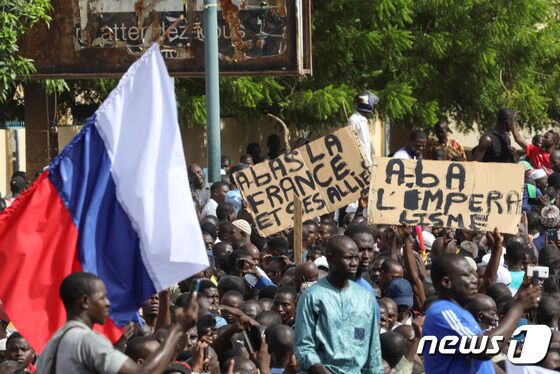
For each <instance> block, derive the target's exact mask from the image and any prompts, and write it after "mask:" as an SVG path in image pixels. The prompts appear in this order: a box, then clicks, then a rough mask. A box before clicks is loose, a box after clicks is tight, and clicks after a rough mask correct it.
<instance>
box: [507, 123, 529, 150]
mask: <svg viewBox="0 0 560 374" xmlns="http://www.w3.org/2000/svg"><path fill="white" fill-rule="evenodd" d="M511 134H512V135H513V140H515V142H516V143H517V144H519V146H520V147H521V148H523V151H525V152H527V142H526V141H525V139H523V138H522V137H521V134H520V133H519V129H518V128H517V125H516V124H515V122H514V123H513V124H512V125H511Z"/></svg>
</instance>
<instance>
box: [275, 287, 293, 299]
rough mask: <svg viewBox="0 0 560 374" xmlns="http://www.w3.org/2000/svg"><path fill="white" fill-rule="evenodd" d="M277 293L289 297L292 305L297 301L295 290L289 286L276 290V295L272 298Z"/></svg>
mask: <svg viewBox="0 0 560 374" xmlns="http://www.w3.org/2000/svg"><path fill="white" fill-rule="evenodd" d="M279 293H282V294H286V295H290V297H291V298H292V300H294V303H295V302H296V300H297V291H296V289H295V288H293V287H291V286H284V287H280V288H278V291H276V294H275V295H274V296H276V295H278V294H279Z"/></svg>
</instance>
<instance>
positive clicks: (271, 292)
mask: <svg viewBox="0 0 560 374" xmlns="http://www.w3.org/2000/svg"><path fill="white" fill-rule="evenodd" d="M276 292H278V287H276V286H273V285H271V286H265V287H263V288H261V290H260V291H259V300H260V299H270V300H274V296H275V295H276Z"/></svg>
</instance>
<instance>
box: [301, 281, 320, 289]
mask: <svg viewBox="0 0 560 374" xmlns="http://www.w3.org/2000/svg"><path fill="white" fill-rule="evenodd" d="M315 283H317V281H314V282H303V283H302V284H301V290H302V291H303V290H305V289H307V288H309V287H311V286H313V285H314V284H315Z"/></svg>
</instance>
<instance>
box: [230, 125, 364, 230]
mask: <svg viewBox="0 0 560 374" xmlns="http://www.w3.org/2000/svg"><path fill="white" fill-rule="evenodd" d="M233 176H234V179H235V182H236V184H237V187H238V188H239V190H240V191H241V196H242V197H243V200H245V202H246V203H247V208H248V210H249V213H250V214H251V216H252V217H253V220H254V221H255V226H256V228H257V231H258V232H259V233H260V234H261V235H262V236H267V235H271V234H274V233H277V232H278V231H281V230H283V229H286V228H288V227H291V226H292V225H293V215H294V194H295V195H296V196H297V197H298V198H299V199H300V200H301V202H302V204H303V220H304V221H305V220H307V219H310V218H314V217H317V216H320V215H322V214H327V213H330V212H332V211H334V210H335V209H338V208H340V207H342V206H345V205H348V204H349V203H351V202H354V201H356V200H358V199H359V198H360V196H362V194H363V193H365V191H366V190H367V188H368V183H369V165H368V161H367V159H366V158H365V155H364V153H363V150H362V148H361V146H360V142H359V141H358V138H357V136H356V133H355V132H354V130H353V129H352V128H351V127H344V128H342V129H340V130H337V131H336V132H334V133H332V134H329V135H326V136H324V137H322V138H320V139H317V140H315V141H313V142H311V143H309V144H306V145H304V146H302V147H300V148H297V149H295V150H292V151H290V152H287V153H285V154H283V155H282V156H280V157H278V158H275V159H274V160H270V161H266V162H262V163H260V164H257V165H254V166H253V167H251V168H249V169H245V170H242V171H240V172H238V173H235V174H234V175H233Z"/></svg>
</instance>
